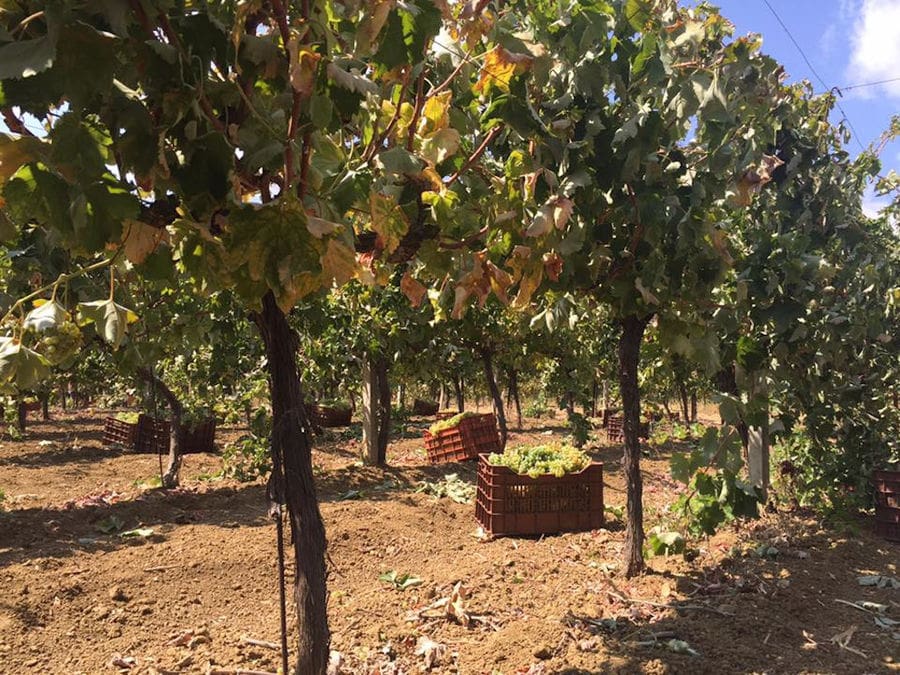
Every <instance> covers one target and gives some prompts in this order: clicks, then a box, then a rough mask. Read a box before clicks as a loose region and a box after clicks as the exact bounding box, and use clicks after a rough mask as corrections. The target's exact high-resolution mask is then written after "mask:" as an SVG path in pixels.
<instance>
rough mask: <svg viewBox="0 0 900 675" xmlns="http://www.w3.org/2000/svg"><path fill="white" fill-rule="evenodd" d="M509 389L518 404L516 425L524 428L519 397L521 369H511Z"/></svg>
mask: <svg viewBox="0 0 900 675" xmlns="http://www.w3.org/2000/svg"><path fill="white" fill-rule="evenodd" d="M509 391H510V393H511V394H512V399H513V404H515V406H516V425H517V427H518V429H519V430H521V429H522V401H521V400H520V399H519V371H518V370H516V369H515V368H513V369H511V370H510V371H509Z"/></svg>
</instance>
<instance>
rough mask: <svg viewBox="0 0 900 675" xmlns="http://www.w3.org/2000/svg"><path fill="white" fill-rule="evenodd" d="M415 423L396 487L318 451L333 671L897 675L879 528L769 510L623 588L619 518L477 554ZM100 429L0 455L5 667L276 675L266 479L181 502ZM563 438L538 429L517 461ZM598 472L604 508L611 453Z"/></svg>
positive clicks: (341, 452)
mask: <svg viewBox="0 0 900 675" xmlns="http://www.w3.org/2000/svg"><path fill="white" fill-rule="evenodd" d="M416 425H420V426H427V421H424V420H423V421H418V420H414V421H413V423H412V425H411V426H410V427H408V428H407V432H408V433H407V434H406V435H407V436H408V437H407V438H404V439H402V440H398V441H396V442H394V443H392V445H391V448H390V450H389V455H388V457H389V462H390V463H391V464H392V466H391V467H390V468H386V469H376V468H372V467H362V466H359V465H358V464H357V459H358V456H359V451H360V448H359V444H358V442H357V441H355V440H354V439H353V432H352V431H351V432H328V433H326V434H325V435H324V436H322V437H320V438H319V439H318V442H317V449H316V451H315V453H314V463H315V465H316V467H317V471H316V473H317V480H318V489H319V493H320V495H319V496H320V500H321V509H322V513H323V516H324V518H325V521H326V527H327V531H328V538H329V553H330V572H331V577H330V580H329V589H330V601H329V614H330V620H331V627H332V631H333V643H332V648H333V649H334V650H335V652H336V654H335V655H334V656H335V662H336V663H337V662H338V661H339V662H340V663H341V664H342V665H341V666H340V672H344V673H364V674H367V675H369V674H372V675H374V673H379V674H380V675H387V674H388V673H394V674H395V675H399V674H400V673H418V672H423V671H425V669H426V667H430V668H431V670H430V672H434V673H464V674H476V675H480V674H481V673H488V674H494V673H499V674H502V675H514V674H515V675H524V674H526V673H531V674H532V675H537V674H539V673H544V674H549V673H601V672H610V673H723V672H767V673H860V672H896V671H898V670H900V665H898V662H897V659H898V656H897V655H898V653H900V641H898V637H900V635H897V633H900V624H893V623H892V622H894V621H900V589H895V588H893V587H892V586H891V585H890V584H884V585H881V586H879V585H878V584H872V585H866V586H863V585H860V583H859V581H858V577H860V576H863V575H883V576H884V577H888V578H897V577H900V571H898V569H897V566H898V563H900V547H898V546H897V545H896V544H890V543H888V542H885V541H881V540H879V539H877V538H875V537H874V536H873V535H871V534H870V525H869V523H866V522H858V523H856V524H855V525H854V528H855V529H854V530H853V531H852V532H838V531H834V530H828V529H825V528H823V527H822V526H821V524H820V523H818V522H817V521H816V519H815V518H814V517H813V516H812V515H811V514H808V513H802V512H787V513H777V514H768V515H766V516H765V517H764V518H763V519H761V520H759V521H755V522H752V523H743V524H739V525H737V526H735V527H733V528H728V529H726V530H725V531H723V532H721V533H720V534H718V535H716V536H715V537H712V538H710V539H708V540H704V541H701V542H698V545H697V547H696V548H697V550H696V551H695V555H696V557H694V558H693V559H692V560H690V561H687V560H685V559H684V557H682V556H677V557H670V558H654V559H651V560H650V571H649V572H648V573H647V574H646V575H644V576H642V577H639V578H637V579H625V578H624V577H623V576H622V574H621V571H620V566H619V557H620V553H621V549H622V545H623V525H622V523H621V521H620V520H619V519H618V518H616V517H615V515H613V513H609V514H608V519H607V522H606V526H605V527H604V528H603V529H600V530H596V531H592V532H584V533H574V534H563V535H557V536H546V537H540V538H498V539H489V538H485V537H484V536H483V535H482V533H480V532H479V531H478V524H477V523H476V521H475V519H474V506H473V505H472V504H461V503H456V502H455V501H453V500H452V499H448V498H444V499H437V498H435V497H432V496H429V495H427V494H424V493H422V492H420V491H418V490H419V488H420V487H421V483H422V481H431V482H434V481H438V480H441V479H442V478H443V477H444V476H445V475H446V474H448V473H456V474H458V476H459V478H461V479H463V480H467V481H474V475H475V474H474V467H472V466H471V465H449V466H437V467H435V466H430V465H428V464H427V463H426V461H425V455H424V449H423V444H422V442H421V440H418V439H417V438H416V437H415V432H416V430H417V426H416ZM101 428H102V415H99V414H97V415H92V414H87V413H81V414H78V415H67V416H62V415H58V419H56V420H54V421H53V422H36V423H32V426H31V431H30V432H29V434H28V437H27V439H26V440H24V441H21V442H13V441H8V440H4V441H2V442H0V488H2V489H3V490H4V492H5V493H6V497H7V498H6V501H5V508H6V511H5V512H3V513H0V580H2V585H3V589H4V590H3V594H2V596H0V665H2V667H0V671H2V672H10V673H116V672H122V673H126V672H127V673H206V672H214V671H216V670H221V671H224V672H235V671H237V670H245V671H247V670H255V671H262V672H275V671H276V670H277V668H278V664H279V662H280V657H279V651H278V649H277V643H278V642H279V629H278V624H279V619H278V617H279V609H278V587H277V568H276V561H275V532H274V525H273V523H272V522H271V521H270V520H269V519H268V518H267V516H266V503H265V496H264V488H263V486H262V484H261V483H260V482H256V483H250V484H246V483H244V484H242V483H237V482H235V481H232V480H209V479H204V480H201V479H200V478H201V477H209V476H211V475H214V474H215V473H216V472H217V471H218V469H219V467H220V463H221V459H220V457H218V456H216V455H189V456H187V457H186V461H185V466H184V470H183V473H182V475H183V477H184V485H183V487H181V488H179V489H177V490H171V491H161V490H156V489H150V488H148V487H147V484H148V482H149V481H150V479H151V478H152V476H154V475H157V474H158V470H159V469H158V459H157V458H156V457H155V456H152V455H151V456H148V455H135V454H128V453H126V452H122V451H119V450H113V449H108V448H104V447H102V444H101V441H100V432H101ZM241 431H242V430H241V429H238V428H226V429H224V430H222V431H221V432H219V434H218V436H219V439H220V441H223V440H227V439H228V438H234V437H236V436H237V435H239V434H240V433H241ZM565 433H566V431H565V429H564V428H563V425H562V424H561V423H560V422H558V421H556V420H550V421H546V420H545V421H541V422H535V423H534V424H532V425H531V426H530V428H529V429H527V430H526V431H524V432H513V434H512V436H511V442H519V441H528V440H531V441H536V440H538V439H546V438H547V437H548V436H551V437H552V436H559V435H564V434H565ZM594 454H595V456H596V457H597V458H598V459H600V460H601V461H603V462H604V472H605V496H606V501H607V503H608V504H609V505H610V506H611V507H613V509H612V511H613V512H615V511H616V509H615V507H621V506H622V505H623V503H624V481H623V477H622V473H621V467H620V459H621V449H620V448H619V447H615V446H609V445H600V446H597V447H595V448H594ZM667 461H668V458H667V457H666V456H665V455H664V454H658V455H657V454H651V456H650V457H647V458H646V459H645V461H644V478H645V481H646V483H645V485H646V493H645V505H646V509H647V513H648V515H647V524H646V526H647V529H649V528H650V527H652V526H653V525H654V524H656V523H657V522H659V520H660V518H662V517H664V516H665V510H666V507H667V505H668V504H670V503H671V502H672V501H673V500H674V497H675V490H676V489H677V486H675V485H674V484H673V483H672V482H671V481H670V480H669V479H668V477H667V476H668V469H667ZM291 568H292V567H291V565H290V561H289V570H290V569H291ZM878 619H881V620H882V621H881V623H879V622H878ZM294 629H295V627H294V626H291V630H294Z"/></svg>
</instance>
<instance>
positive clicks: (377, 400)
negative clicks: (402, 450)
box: [362, 355, 391, 466]
mask: <svg viewBox="0 0 900 675" xmlns="http://www.w3.org/2000/svg"><path fill="white" fill-rule="evenodd" d="M362 377H363V395H362V408H363V448H365V454H364V456H363V460H364V461H365V462H366V464H371V465H373V466H384V465H385V464H387V446H388V442H389V441H390V435H391V386H390V382H389V381H388V361H387V358H386V357H384V356H382V355H369V356H367V357H366V358H365V360H364V361H363V368H362Z"/></svg>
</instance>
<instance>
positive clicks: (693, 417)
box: [691, 391, 697, 422]
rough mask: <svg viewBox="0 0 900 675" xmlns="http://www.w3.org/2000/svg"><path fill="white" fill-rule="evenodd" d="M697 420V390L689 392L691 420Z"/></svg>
mask: <svg viewBox="0 0 900 675" xmlns="http://www.w3.org/2000/svg"><path fill="white" fill-rule="evenodd" d="M696 421H697V392H696V391H692V392H691V422H696Z"/></svg>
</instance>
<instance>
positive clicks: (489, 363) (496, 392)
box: [481, 349, 508, 449]
mask: <svg viewBox="0 0 900 675" xmlns="http://www.w3.org/2000/svg"><path fill="white" fill-rule="evenodd" d="M481 362H482V363H483V364H484V378H485V380H487V386H488V390H489V391H490V392H491V401H492V402H493V404H494V413H495V414H496V415H497V426H499V427H500V448H501V449H503V448H505V447H506V437H507V435H508V429H507V426H506V410H504V408H503V394H501V393H500V387H498V386H497V378H496V376H495V375H494V360H493V355H492V354H491V352H490V351H488V350H486V349H485V350H482V352H481Z"/></svg>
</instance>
